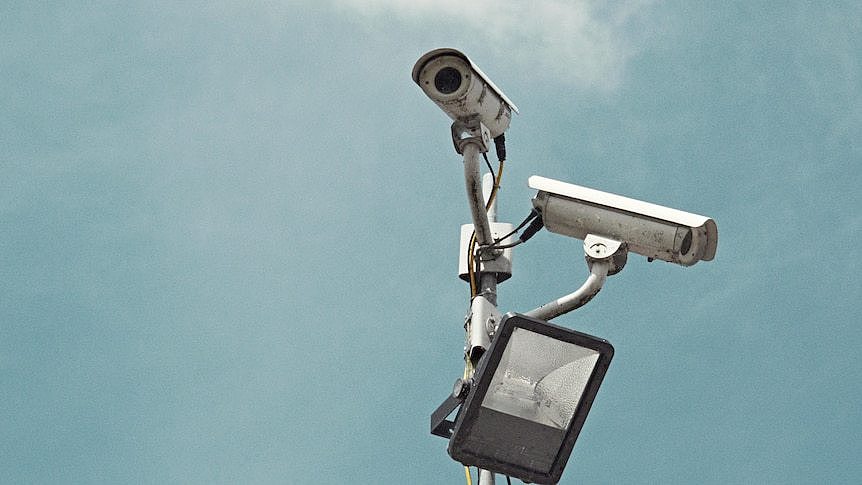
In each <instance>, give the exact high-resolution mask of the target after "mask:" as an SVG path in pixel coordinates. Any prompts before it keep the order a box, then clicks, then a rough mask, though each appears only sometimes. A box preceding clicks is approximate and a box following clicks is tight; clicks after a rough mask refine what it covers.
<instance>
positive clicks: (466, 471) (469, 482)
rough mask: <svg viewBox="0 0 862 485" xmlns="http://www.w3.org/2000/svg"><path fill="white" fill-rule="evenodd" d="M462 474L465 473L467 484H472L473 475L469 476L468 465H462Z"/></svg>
mask: <svg viewBox="0 0 862 485" xmlns="http://www.w3.org/2000/svg"><path fill="white" fill-rule="evenodd" d="M464 474H465V475H467V485H473V477H472V476H470V467H468V466H465V467H464Z"/></svg>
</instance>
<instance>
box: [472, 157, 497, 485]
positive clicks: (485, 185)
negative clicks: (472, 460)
mask: <svg viewBox="0 0 862 485" xmlns="http://www.w3.org/2000/svg"><path fill="white" fill-rule="evenodd" d="M494 182H495V180H494V177H493V176H492V175H491V174H490V173H486V174H485V175H484V176H483V177H482V198H483V199H484V200H485V203H486V204H487V202H488V199H489V198H490V197H491V191H492V190H493V188H494ZM488 222H489V223H491V222H497V199H496V198H494V202H493V203H492V204H491V206H490V207H489V208H488ZM489 225H490V224H489ZM476 234H477V237H478V232H477V233H476ZM488 234H489V238H492V236H491V235H490V230H489V231H488ZM479 294H480V295H483V296H484V297H485V298H486V299H487V300H488V301H489V302H490V303H491V304H492V305H494V307H496V306H497V274H496V273H493V272H488V273H482V275H481V277H480V278H479ZM479 322H480V325H481V327H482V328H481V330H480V331H482V332H487V328H485V316H484V315H483V316H482V318H481V319H480V320H479ZM473 330H476V329H475V328H471V329H470V331H473ZM479 485H494V473H493V472H491V471H488V470H481V469H480V470H479Z"/></svg>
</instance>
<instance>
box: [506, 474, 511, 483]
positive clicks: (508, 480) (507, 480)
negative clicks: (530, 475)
mask: <svg viewBox="0 0 862 485" xmlns="http://www.w3.org/2000/svg"><path fill="white" fill-rule="evenodd" d="M506 483H507V484H508V485H512V479H511V478H509V475H506Z"/></svg>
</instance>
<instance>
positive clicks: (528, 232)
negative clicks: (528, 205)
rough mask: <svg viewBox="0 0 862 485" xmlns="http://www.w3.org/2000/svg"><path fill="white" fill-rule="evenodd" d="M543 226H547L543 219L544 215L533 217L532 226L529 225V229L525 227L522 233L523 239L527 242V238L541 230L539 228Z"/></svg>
mask: <svg viewBox="0 0 862 485" xmlns="http://www.w3.org/2000/svg"><path fill="white" fill-rule="evenodd" d="M543 227H545V223H544V221H542V216H541V215H540V216H538V217H536V218H535V219H533V222H532V223H530V226H529V227H527V229H525V230H524V232H522V233H521V237H520V239H521V241H523V242H527V240H529V239H530V238H531V237H533V235H534V234H536V233H537V232H539V230H540V229H542V228H543Z"/></svg>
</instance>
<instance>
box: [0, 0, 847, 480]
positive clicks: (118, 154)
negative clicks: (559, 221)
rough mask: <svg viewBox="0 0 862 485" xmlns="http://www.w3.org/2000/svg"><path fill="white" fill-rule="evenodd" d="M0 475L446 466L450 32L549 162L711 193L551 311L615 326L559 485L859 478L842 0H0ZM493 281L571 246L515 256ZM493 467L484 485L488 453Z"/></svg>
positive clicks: (315, 472)
mask: <svg viewBox="0 0 862 485" xmlns="http://www.w3.org/2000/svg"><path fill="white" fill-rule="evenodd" d="M0 26H2V28H0V483H87V484H90V483H106V484H107V483H159V484H161V483H183V484H194V483H201V484H203V483H291V484H293V483H297V484H303V483H320V484H344V483H356V484H366V483H367V484H376V483H415V484H440V483H464V471H463V468H462V467H461V466H460V465H459V464H458V463H456V462H454V461H452V460H451V459H450V458H449V456H448V455H447V453H446V444H447V443H446V440H444V439H442V438H439V437H435V436H432V435H430V434H429V416H430V414H431V412H432V411H433V410H434V409H435V408H436V407H437V405H438V404H439V403H440V402H441V401H442V400H443V399H444V398H445V397H446V395H447V394H448V393H449V392H450V390H451V386H452V383H453V381H454V380H455V379H456V378H457V377H459V376H460V375H461V372H462V370H463V360H462V346H463V338H464V335H463V328H462V326H463V319H464V315H465V314H466V312H467V308H468V300H469V289H468V288H467V286H466V285H465V284H464V283H463V282H462V281H461V280H459V279H458V276H457V267H458V266H457V264H458V252H459V246H458V244H459V242H458V239H459V234H460V225H461V224H463V223H467V222H469V221H470V212H469V209H468V206H467V199H466V197H465V192H464V182H463V170H462V163H461V159H460V157H459V156H458V155H457V154H456V153H455V152H454V150H453V148H452V144H451V140H450V138H449V124H450V120H449V119H448V118H447V117H446V115H445V114H444V113H443V112H442V111H440V110H439V109H438V108H437V107H436V106H435V105H434V104H433V103H431V102H430V101H429V100H428V99H427V98H426V97H425V96H424V94H423V93H422V92H421V90H420V89H419V88H418V87H417V86H416V85H415V84H414V83H413V82H412V80H411V78H410V72H411V69H412V67H413V63H414V62H415V61H416V60H417V59H418V58H419V57H420V56H421V55H422V54H423V53H424V52H427V51H428V50H431V49H434V48H438V47H453V48H457V49H460V50H462V51H464V52H465V53H467V54H468V55H469V56H471V58H472V59H473V60H474V61H475V62H476V63H477V64H478V65H479V66H481V67H482V69H483V70H484V72H485V73H486V74H488V75H489V76H490V77H491V79H493V80H494V82H495V83H496V84H497V85H498V86H499V87H500V88H502V89H503V90H504V91H505V93H506V94H507V95H508V96H509V98H510V99H512V100H513V101H514V102H515V103H516V104H517V105H518V107H519V108H520V114H519V115H517V116H515V118H514V119H513V121H512V123H511V127H510V129H509V130H508V132H507V133H506V136H507V149H508V160H507V164H506V168H505V172H504V175H503V180H502V189H501V191H500V194H499V217H500V220H501V221H505V222H512V223H517V222H519V221H520V220H522V219H523V218H524V217H525V216H526V215H527V213H528V212H529V210H530V208H531V203H530V199H531V197H532V196H533V195H534V192H533V191H531V190H530V189H529V188H528V187H527V178H528V177H529V176H530V175H542V176H546V177H550V178H555V179H559V180H563V181H567V182H571V183H576V184H579V185H584V186H588V187H592V188H596V189H599V190H604V191H608V192H613V193H616V194H621V195H626V196H629V197H633V198H638V199H642V200H647V201H650V202H654V203H658V204H662V205H667V206H671V207H676V208H679V209H682V210H685V211H689V212H694V213H697V214H704V215H707V216H709V217H712V218H713V219H714V220H715V221H716V223H717V225H718V233H719V243H718V250H717V254H716V257H715V259H714V260H713V261H709V262H700V263H698V264H696V265H695V266H693V267H688V268H683V267H680V266H676V265H673V264H668V263H664V262H660V261H657V262H652V263H648V262H647V261H646V260H645V259H644V258H643V257H640V256H638V255H635V254H632V255H630V256H629V261H628V264H627V265H626V267H625V269H624V270H623V271H622V272H621V273H619V274H617V275H614V276H611V277H610V278H609V279H608V281H607V283H606V285H605V288H604V289H603V290H602V292H601V293H600V294H599V295H598V296H597V297H596V298H595V299H594V300H593V301H592V302H590V303H589V304H588V305H587V306H585V307H584V308H582V309H579V310H577V311H576V312H573V313H570V314H568V315H565V316H562V317H559V318H557V319H555V320H554V322H555V323H557V324H559V325H563V326H566V327H568V328H573V329H576V330H579V331H581V332H585V333H588V334H591V335H596V336H598V337H601V338H604V339H607V340H608V341H610V342H611V343H612V344H613V346H614V348H615V356H614V359H613V362H612V363H611V365H610V368H609V370H608V373H607V376H606V378H605V380H604V383H603V384H602V387H601V389H600V391H599V394H598V396H597V398H596V400H595V402H594V404H593V407H592V411H591V412H590V415H589V416H588V418H587V420H586V423H585V426H584V429H583V431H582V432H581V435H580V437H579V439H578V442H577V444H576V446H575V449H574V452H573V453H572V455H571V458H570V460H569V463H568V466H567V467H566V470H565V473H564V474H563V478H562V481H561V482H560V483H561V484H575V483H615V484H619V483H680V484H683V483H781V484H786V483H859V482H860V481H862V461H860V460H859V451H858V450H859V448H860V447H862V406H860V405H859V401H860V398H862V370H860V369H862V358H860V349H862V312H860V310H859V309H858V303H859V302H860V301H862V278H860V276H859V274H860V271H862V266H860V259H862V249H860V247H859V241H860V236H862V216H860V213H859V212H857V211H858V210H859V209H860V208H862V197H860V192H862V191H860V189H859V187H860V186H862V141H860V140H862V54H860V53H862V7H860V5H859V3H858V2H852V1H831V2H803V1H785V2H742V1H726V2H683V1H672V0H668V1H639V0H615V1H611V2H607V1H598V0H580V1H572V2H564V1H537V2H530V3H529V4H527V3H522V2H513V1H499V0H498V1H490V0H474V1H472V2H460V1H455V0H439V1H434V2H431V1H426V0H421V1H411V2H399V1H396V0H376V1H375V0H331V1H323V2H318V1H303V0H288V1H275V0H273V1H252V2H239V3H237V2H224V1H207V2H183V3H176V2H164V1H162V2H158V1H156V2H134V3H130V4H124V3H119V4H118V3H115V2H95V1H94V2H60V3H57V2H3V3H2V4H0ZM513 264H514V266H513V272H514V275H513V277H512V278H511V279H510V280H508V281H506V282H504V283H502V284H501V285H500V287H499V303H500V309H501V310H502V311H504V312H506V311H527V310H529V309H532V308H534V307H536V306H538V305H540V304H542V303H545V302H547V301H549V300H552V299H554V298H557V297H559V296H562V295H563V294H566V293H568V292H570V291H573V290H574V289H575V288H576V287H577V286H579V285H580V284H581V283H582V282H583V281H584V279H585V278H586V276H587V274H588V273H587V268H586V265H585V263H584V261H583V253H582V249H581V242H580V241H577V240H575V239H570V238H567V237H564V236H560V235H556V234H551V233H549V232H547V231H542V232H540V233H538V234H537V235H536V236H535V237H534V238H533V239H531V240H530V241H529V242H528V243H527V244H524V245H523V246H520V247H518V248H516V249H515V251H514V263H513ZM500 480H501V479H500V478H498V483H500Z"/></svg>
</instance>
